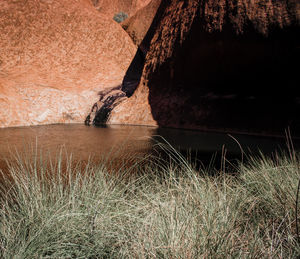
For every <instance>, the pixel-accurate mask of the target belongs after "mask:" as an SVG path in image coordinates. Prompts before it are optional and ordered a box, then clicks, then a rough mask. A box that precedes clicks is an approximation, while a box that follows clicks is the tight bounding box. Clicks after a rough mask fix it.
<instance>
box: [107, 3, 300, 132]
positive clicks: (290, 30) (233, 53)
mask: <svg viewBox="0 0 300 259" xmlns="http://www.w3.org/2000/svg"><path fill="white" fill-rule="evenodd" d="M299 10H300V3H299V2H298V1H295V0H290V1H267V0H264V1H260V0H253V1H245V0H234V1H226V0H218V1H213V0H212V1H211V0H206V1H192V0H187V1H179V0H174V1H163V2H162V5H161V6H160V7H159V9H158V13H157V15H156V17H155V19H154V21H153V24H152V26H151V27H150V30H149V31H150V32H151V31H152V33H153V35H152V36H151V44H150V50H149V52H148V54H147V57H146V62H145V67H144V70H143V75H142V80H141V83H140V84H139V86H138V88H137V89H136V91H135V92H134V94H133V95H132V97H130V98H129V99H127V100H125V101H124V102H122V103H121V104H120V105H118V106H117V107H116V108H115V109H114V110H113V111H112V113H111V116H110V118H109V123H125V124H143V125H160V126H171V127H181V128H194V129H214V130H224V129H225V130H230V131H252V132H253V131H257V132H259V133H268V132H269V133H271V132H280V133H282V132H283V130H284V128H285V127H287V126H290V127H291V128H293V129H295V131H298V132H300V127H299V122H300V121H299V110H300V98H299V97H300V95H299V90H298V88H297V87H296V85H297V81H298V76H297V74H298V71H297V68H296V67H295V65H294V64H296V63H298V60H299V58H300V53H299V46H300V42H299V37H298V35H299V33H300V30H299V26H300V22H299V21H300V16H299ZM148 34H149V32H148ZM295 131H294V132H295Z"/></svg>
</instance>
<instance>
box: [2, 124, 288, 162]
mask: <svg viewBox="0 0 300 259" xmlns="http://www.w3.org/2000/svg"><path fill="white" fill-rule="evenodd" d="M158 136H162V137H163V138H164V139H165V140H166V141H168V142H169V143H170V144H171V145H172V146H174V147H175V148H176V149H180V150H181V151H183V152H184V151H186V150H192V151H197V154H198V157H197V158H198V159H200V160H209V159H210V158H211V157H212V155H213V154H214V153H215V152H219V154H220V153H221V151H222V148H223V147H225V148H226V149H227V154H229V155H232V156H233V157H236V158H239V157H240V154H241V152H240V147H239V145H238V144H237V143H236V141H235V140H234V139H233V138H232V137H230V136H229V135H226V134H220V133H205V132H200V131H192V130H179V129H163V128H159V129H156V128H152V127H143V126H107V127H102V128H100V127H86V126H84V125H81V124H69V125H47V126H32V127H19V128H4V129H0V155H1V158H0V162H1V164H0V168H1V167H2V168H3V166H4V162H3V161H4V159H5V158H8V159H9V158H10V155H11V153H10V152H11V151H12V152H14V150H18V151H19V152H22V151H23V152H24V150H25V152H28V146H29V145H33V146H34V145H35V143H36V145H37V147H38V150H43V151H46V152H49V153H50V154H51V156H52V155H55V154H57V152H58V151H59V149H60V148H61V147H63V148H65V150H66V151H67V152H68V154H70V153H72V155H73V157H74V160H77V161H78V160H83V161H87V160H88V159H89V157H91V158H92V160H93V161H99V160H101V159H103V157H104V158H109V159H110V160H111V159H121V158H122V159H124V158H125V159H126V157H140V156H145V155H148V154H150V153H151V150H152V147H153V144H155V143H157V142H161V141H162V138H161V137H158ZM233 137H234V138H235V139H236V140H237V141H238V142H239V144H240V145H241V146H242V148H243V149H244V150H245V151H246V150H248V149H251V150H252V151H257V149H260V150H262V151H263V152H264V153H269V152H272V151H274V150H275V149H276V148H278V147H281V148H282V147H285V139H284V138H281V139H280V138H277V139H275V138H262V137H254V136H245V135H236V134H235V135H233ZM1 160H2V161H1ZM204 162H205V161H204Z"/></svg>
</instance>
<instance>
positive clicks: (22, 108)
mask: <svg viewBox="0 0 300 259" xmlns="http://www.w3.org/2000/svg"><path fill="white" fill-rule="evenodd" d="M0 31H1V37H0V127H6V126H21V125H33V124H48V123H64V122H80V123H82V122H83V121H84V118H85V117H86V115H87V114H88V112H89V111H90V108H91V107H92V105H93V103H95V102H96V101H97V100H98V99H99V97H98V92H99V91H101V90H104V89H110V88H114V87H116V86H117V85H120V84H121V83H122V80H123V77H124V74H125V72H126V70H127V68H128V66H129V64H130V62H131V60H132V59H133V57H134V54H135V52H136V47H135V46H134V44H133V43H132V40H131V39H130V37H129V36H128V35H127V33H126V32H125V31H123V30H122V28H121V26H120V25H118V24H117V23H115V22H114V21H113V20H112V19H111V18H110V17H109V18H108V17H106V16H103V15H101V14H99V12H97V10H96V9H95V8H94V6H93V5H92V3H91V2H90V0H27V1H10V0H3V1H0Z"/></svg>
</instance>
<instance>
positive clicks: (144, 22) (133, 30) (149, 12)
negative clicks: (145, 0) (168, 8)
mask: <svg viewBox="0 0 300 259" xmlns="http://www.w3.org/2000/svg"><path fill="white" fill-rule="evenodd" d="M160 3H161V0H152V1H151V2H150V3H149V4H148V5H146V6H145V7H143V8H141V9H140V10H138V11H137V12H136V13H135V14H134V15H133V16H132V17H130V18H128V19H126V20H125V21H124V22H123V23H122V27H123V28H124V30H125V31H126V32H127V33H128V34H129V35H130V37H131V38H132V40H133V42H134V43H135V44H136V45H137V46H139V45H140V44H141V43H142V41H143V39H144V37H145V36H146V33H147V32H148V30H149V27H150V25H151V23H152V21H153V18H154V16H155V14H156V12H157V9H158V7H159V5H160Z"/></svg>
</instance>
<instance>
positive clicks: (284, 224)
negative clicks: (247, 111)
mask: <svg viewBox="0 0 300 259" xmlns="http://www.w3.org/2000/svg"><path fill="white" fill-rule="evenodd" d="M168 152H170V159H168V162H165V160H161V159H153V160H152V161H148V163H145V161H144V162H143V163H142V165H139V164H137V165H135V169H134V171H135V172H140V173H139V174H138V175H137V176H131V177H129V176H128V175H129V173H128V171H126V170H129V171H130V170H131V171H132V168H129V169H128V168H127V169H126V167H124V172H119V173H120V174H119V175H116V174H111V172H110V173H108V171H107V169H106V168H105V167H104V166H103V165H101V164H100V165H92V164H87V165H86V166H85V167H84V168H83V167H82V166H80V165H78V164H77V165H75V164H74V163H72V161H71V159H64V160H63V159H62V157H61V156H59V157H58V158H57V159H56V161H55V162H53V161H50V159H45V158H43V157H41V156H35V157H34V159H31V160H30V161H24V159H21V158H19V159H17V161H15V162H14V163H11V164H10V166H9V175H4V176H3V177H4V178H5V179H6V181H4V182H2V183H1V190H2V191H1V201H0V204H1V207H0V224H1V225H0V253H1V254H0V256H1V258H231V257H234V258H236V257H237V258H262V257H279V258H280V257H281V258H295V257H297V256H298V255H299V254H300V245H299V243H298V241H297V238H298V237H297V229H296V221H295V220H296V214H297V213H296V211H295V209H296V193H297V184H298V179H299V177H300V175H299V156H296V155H295V156H293V157H291V158H289V157H288V156H285V155H282V156H281V158H278V157H277V158H276V159H273V160H272V159H268V158H265V157H263V156H261V157H260V158H253V159H252V160H251V161H250V162H249V163H248V164H247V165H245V164H242V165H240V166H239V167H238V169H237V170H238V173H237V174H236V176H235V177H234V176H232V175H228V174H225V173H224V172H221V173H220V174H214V175H215V176H208V175H206V172H205V170H204V171H201V172H199V171H196V170H194V169H193V168H192V167H191V166H190V164H189V163H188V162H187V161H186V160H184V158H183V157H181V156H180V155H179V154H177V153H176V152H175V151H174V150H172V149H170V148H168ZM210 175H211V174H210Z"/></svg>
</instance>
